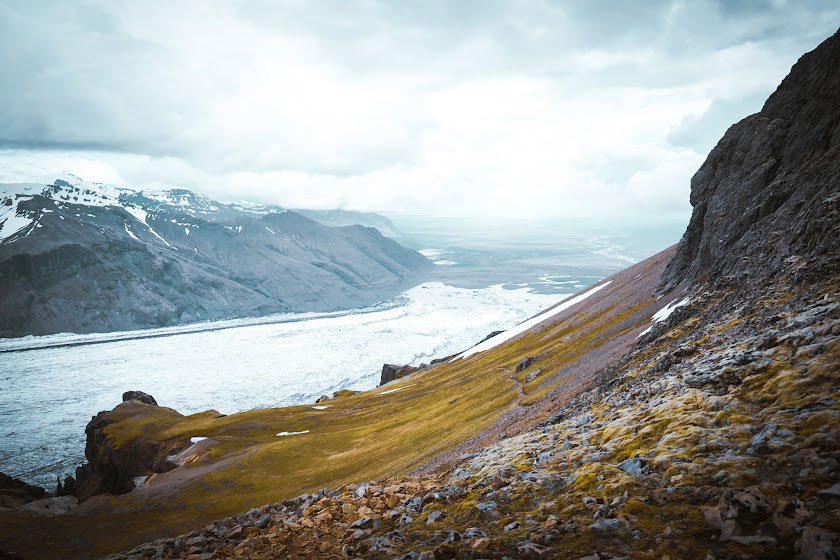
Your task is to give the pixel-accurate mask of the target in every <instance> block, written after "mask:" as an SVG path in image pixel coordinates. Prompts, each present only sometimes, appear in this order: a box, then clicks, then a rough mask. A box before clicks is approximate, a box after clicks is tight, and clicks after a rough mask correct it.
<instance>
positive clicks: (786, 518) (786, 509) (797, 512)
mask: <svg viewBox="0 0 840 560" xmlns="http://www.w3.org/2000/svg"><path fill="white" fill-rule="evenodd" d="M812 515H813V514H812V513H811V511H810V510H809V509H808V508H807V507H806V506H805V503H804V502H803V501H802V500H800V499H798V498H784V499H781V500H779V503H778V505H777V506H776V511H774V512H773V524H774V525H775V526H776V527H777V528H778V529H779V531H781V533H782V534H792V533H794V532H797V531H799V530H800V529H801V528H802V527H803V526H804V525H805V523H806V522H807V521H808V520H809V519H810V518H811V517H812Z"/></svg>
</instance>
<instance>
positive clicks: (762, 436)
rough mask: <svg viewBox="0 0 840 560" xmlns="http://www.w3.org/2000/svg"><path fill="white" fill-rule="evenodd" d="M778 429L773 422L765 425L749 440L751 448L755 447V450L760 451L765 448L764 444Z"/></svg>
mask: <svg viewBox="0 0 840 560" xmlns="http://www.w3.org/2000/svg"><path fill="white" fill-rule="evenodd" d="M778 429H779V425H778V424H776V423H775V422H770V423H768V424H765V425H764V426H763V427H762V428H761V431H760V432H758V433H757V434H756V435H754V436H753V437H752V439H751V440H750V444H752V446H753V447H755V448H756V449H761V448H762V447H764V446H765V444H766V443H767V440H768V439H770V438H771V437H773V435H774V434H775V433H776V431H777V430H778Z"/></svg>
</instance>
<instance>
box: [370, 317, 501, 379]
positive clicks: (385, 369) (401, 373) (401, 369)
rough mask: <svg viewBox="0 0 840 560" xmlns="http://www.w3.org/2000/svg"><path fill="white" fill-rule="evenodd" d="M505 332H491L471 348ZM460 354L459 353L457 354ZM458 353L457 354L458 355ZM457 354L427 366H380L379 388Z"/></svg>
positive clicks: (437, 359)
mask: <svg viewBox="0 0 840 560" xmlns="http://www.w3.org/2000/svg"><path fill="white" fill-rule="evenodd" d="M503 332H505V331H493V332H491V333H490V334H488V335H487V336H485V337H484V338H482V339H481V341H479V342H478V343H476V344H474V345H473V346H477V345H478V344H481V343H482V342H484V341H485V340H489V339H491V338H493V337H494V336H496V335H498V334H501V333H503ZM459 353H460V352H459ZM459 353H458V354H459ZM458 354H450V355H449V356H444V357H442V358H435V359H434V360H432V361H430V362H429V363H428V364H425V363H424V364H420V365H419V366H416V367H415V366H412V365H409V364H405V365H402V366H398V365H395V364H382V372H381V373H380V375H379V386H380V387H381V386H382V385H385V384H386V383H390V382H391V381H395V380H397V379H402V378H403V377H405V376H406V375H411V374H412V373H414V372H417V371H423V370H425V369H428V368H430V367H432V366H436V365H437V364H442V363H444V362H448V361H449V360H451V359H452V358H454V357H455V356H457V355H458Z"/></svg>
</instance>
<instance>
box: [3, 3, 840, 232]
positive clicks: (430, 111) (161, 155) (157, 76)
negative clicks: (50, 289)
mask: <svg viewBox="0 0 840 560" xmlns="http://www.w3.org/2000/svg"><path fill="white" fill-rule="evenodd" d="M837 15H840V12H838V9H837V8H836V7H834V6H833V5H832V4H831V3H828V2H825V3H823V2H814V3H811V4H809V5H808V6H803V5H801V4H799V3H797V4H796V5H785V4H776V5H771V4H768V5H766V6H757V5H749V6H739V5H735V4H731V3H729V4H727V3H718V2H680V1H676V2H649V3H640V4H638V5H637V6H635V7H634V8H633V9H628V8H627V7H626V4H624V3H617V4H616V5H615V6H614V7H612V8H609V7H606V8H605V7H603V6H602V7H601V9H600V10H595V9H594V8H586V9H584V8H582V7H581V6H576V5H558V4H554V3H551V2H538V1H534V2H521V3H496V2H489V1H488V2H481V3H476V4H473V3H469V2H463V3H460V2H458V3H450V2H428V3H423V4H422V5H412V6H411V7H409V6H408V5H403V4H392V3H378V2H366V1H359V2H330V1H326V0H325V1H324V2H318V3H309V2H306V3H302V2H296V1H291V0H290V1H287V2H280V3H277V2H268V3H262V2H259V1H251V2H239V3H224V2H197V1H196V2H184V3H180V2H179V3H175V4H172V3H168V2H162V1H161V2H143V3H136V2H123V3H120V2H117V3H115V2H107V3H106V2H103V3H92V4H89V5H87V7H86V8H85V9H76V8H71V7H68V6H66V5H64V4H63V3H37V4H17V5H14V6H12V5H5V6H0V53H4V54H0V65H2V66H0V70H2V71H3V73H4V76H7V77H9V79H8V80H7V81H8V83H10V84H13V87H4V88H3V89H2V90H0V104H2V106H3V107H4V109H5V110H4V111H3V112H2V113H0V145H3V146H5V147H6V148H7V149H5V150H3V151H0V175H2V174H3V173H5V174H6V175H13V174H15V170H23V169H27V167H26V166H27V165H30V164H31V165H36V166H38V167H39V168H43V169H44V173H46V174H49V173H52V172H59V171H61V170H64V169H68V170H72V171H74V172H76V173H77V174H78V175H81V176H85V177H86V178H90V179H93V180H104V181H109V182H122V183H126V184H129V185H132V186H138V187H142V186H162V185H173V184H174V185H182V186H186V187H189V188H194V189H196V190H199V191H202V192H205V193H207V194H209V195H211V196H215V197H217V198H221V199H236V198H252V199H256V200H261V201H265V202H274V203H279V204H283V205H287V206H293V207H313V208H331V207H339V206H344V207H348V208H353V209H361V210H379V211H385V212H389V211H390V212H401V213H425V214H450V215H479V216H480V215H499V216H506V215H510V214H511V213H517V214H518V215H522V216H534V217H563V216H568V217H571V216H574V217H604V216H608V215H616V214H621V215H625V216H626V215H628V214H629V215H632V214H633V213H639V214H650V213H655V212H666V213H676V214H680V215H686V214H687V212H688V210H689V206H688V201H687V198H688V197H687V192H688V178H689V177H690V176H691V175H692V174H693V173H694V171H695V170H696V169H697V167H698V166H699V164H700V163H701V162H702V159H703V157H704V155H705V154H704V152H705V150H707V149H708V147H709V143H710V138H715V137H719V136H720V134H722V132H723V130H724V129H725V127H726V124H727V123H729V122H733V121H735V120H738V119H740V118H741V117H743V116H746V115H745V114H743V112H744V111H745V110H747V109H748V108H749V109H751V110H752V109H753V108H754V105H755V100H756V99H760V98H761V97H762V96H766V95H767V94H769V93H770V92H771V91H772V89H773V88H774V87H775V85H776V84H777V83H778V82H779V81H780V79H781V78H782V77H783V76H784V75H785V73H786V72H787V70H788V69H789V67H790V65H791V64H792V63H793V62H794V61H795V60H796V58H797V57H798V56H799V55H801V54H802V52H804V51H805V50H808V49H810V48H813V47H814V46H816V44H817V43H818V42H819V40H821V39H822V38H824V37H825V36H827V35H828V34H829V33H831V32H833V31H834V29H833V27H832V25H831V24H830V23H831V22H833V21H836V20H837ZM709 115H710V116H709ZM707 116H708V118H707ZM28 169H29V170H30V172H32V168H31V167H29V168H28ZM4 170H5V171H4Z"/></svg>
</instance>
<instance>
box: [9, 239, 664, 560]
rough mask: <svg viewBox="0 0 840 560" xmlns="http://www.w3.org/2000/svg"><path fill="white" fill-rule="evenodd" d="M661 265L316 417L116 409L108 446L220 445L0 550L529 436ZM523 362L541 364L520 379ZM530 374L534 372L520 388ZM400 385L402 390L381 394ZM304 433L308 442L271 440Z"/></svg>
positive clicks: (17, 533)
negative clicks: (510, 336) (152, 442)
mask: <svg viewBox="0 0 840 560" xmlns="http://www.w3.org/2000/svg"><path fill="white" fill-rule="evenodd" d="M671 254H672V251H671V250H668V251H664V252H663V253H660V254H659V255H656V256H654V257H651V259H648V260H647V261H645V262H643V263H640V264H638V265H635V266H633V267H631V268H629V269H627V270H625V271H623V272H621V273H619V274H617V275H615V276H613V277H612V283H611V285H610V286H608V287H607V288H604V289H603V290H601V291H600V292H598V293H596V294H594V295H593V296H591V297H590V298H589V299H587V300H585V301H584V302H583V303H581V304H578V305H575V306H573V307H571V308H570V309H568V310H566V311H564V312H562V313H560V314H558V315H557V316H555V317H554V318H552V319H549V320H548V321H547V322H544V323H542V324H541V325H538V326H537V327H535V328H534V329H532V330H530V331H528V332H526V333H524V334H523V335H520V336H519V337H517V338H515V339H514V340H512V341H510V342H508V343H506V344H503V345H501V346H499V347H496V348H494V349H492V350H489V351H486V352H483V353H480V354H477V355H474V356H472V357H470V358H469V359H466V360H458V361H455V362H453V363H447V364H441V365H439V366H437V367H435V368H432V369H430V370H427V371H425V372H420V373H418V374H415V375H413V376H411V377H408V378H405V379H403V380H401V381H399V382H397V383H395V384H391V385H389V386H388V387H386V388H381V389H376V390H373V391H369V392H365V393H361V394H358V395H355V396H351V397H344V398H340V399H335V400H332V401H330V402H329V403H328V404H330V408H328V409H326V410H315V409H313V408H312V406H311V405H307V406H295V407H287V408H276V409H262V410H253V411H249V412H244V413H240V414H235V415H231V416H224V417H218V415H217V414H214V413H212V412H205V413H200V414H195V415H191V416H181V415H179V414H177V413H175V412H174V411H171V410H170V409H165V408H156V407H149V406H145V405H139V404H135V405H123V406H120V407H119V408H118V409H117V410H115V412H113V413H112V414H113V415H114V416H115V418H117V419H118V420H119V421H118V422H116V423H115V424H112V425H110V426H109V427H108V428H107V431H106V433H107V434H108V436H109V437H111V438H113V439H114V440H115V441H116V442H117V444H120V443H121V442H125V441H129V440H131V439H132V438H133V437H135V436H136V435H138V434H141V433H142V434H143V435H144V436H146V437H152V438H155V439H159V440H164V439H168V438H173V437H176V436H187V437H190V436H207V437H209V438H211V439H212V440H215V441H216V442H217V443H214V444H213V445H211V446H209V447H208V451H207V453H206V454H202V455H199V456H197V457H196V458H195V460H194V461H193V462H192V463H190V464H189V465H187V466H186V467H183V468H179V469H176V470H175V471H172V472H170V473H166V474H163V475H156V476H155V477H154V479H153V480H150V483H149V484H148V485H147V486H146V487H144V488H141V489H139V490H136V491H134V492H132V493H130V494H128V495H125V496H119V497H106V496H101V497H96V498H94V499H91V500H89V501H88V502H85V503H84V504H83V505H82V506H81V507H80V508H79V509H78V510H77V511H76V513H75V514H74V515H69V516H61V517H36V516H33V515H28V514H26V515H22V514H10V513H5V514H0V542H2V543H4V548H8V549H12V550H17V551H18V552H20V553H23V554H24V555H25V557H26V558H52V557H56V556H62V555H64V556H72V557H78V558H85V557H97V556H102V555H104V554H107V553H109V552H113V551H117V550H124V549H127V548H130V547H131V546H133V545H135V544H138V543H140V542H143V541H148V540H151V539H155V538H158V537H161V536H168V535H175V534H178V533H182V532H184V531H186V530H189V529H193V528H196V527H199V526H201V525H203V524H205V523H207V522H209V521H211V520H213V519H217V518H220V517H224V516H227V515H231V514H234V513H237V512H240V511H243V510H246V509H248V508H251V507H255V506H259V505H262V504H264V503H267V502H273V501H279V500H282V499H284V498H287V497H291V496H295V495H298V494H300V493H303V492H307V491H314V490H317V489H319V488H321V487H325V486H338V485H341V484H343V483H348V482H354V481H356V482H358V481H363V480H370V479H376V478H382V477H385V476H395V475H399V474H401V473H407V472H410V471H412V470H414V469H417V468H418V467H421V466H423V465H424V464H426V466H427V467H428V465H429V464H432V465H435V466H441V465H442V464H445V461H441V460H440V459H441V458H444V459H445V458H446V452H447V451H448V450H451V449H453V448H455V447H456V446H459V445H461V447H462V448H463V447H464V445H465V444H464V442H472V444H473V447H477V446H480V445H481V444H484V443H487V442H489V441H495V440H496V439H498V437H499V432H500V431H502V430H503V429H505V428H507V429H515V430H517V431H518V430H520V429H523V428H524V427H529V426H532V425H534V424H535V423H536V422H538V421H539V420H540V419H543V418H545V417H546V416H548V415H549V414H550V413H551V412H552V411H553V410H556V408H557V407H558V406H560V405H561V404H563V403H564V402H566V401H567V400H568V398H570V397H571V396H573V395H574V394H576V393H577V392H578V391H580V390H581V389H582V388H584V387H585V386H586V385H587V384H588V383H589V382H590V381H591V379H592V376H593V375H594V374H595V373H596V372H597V371H598V370H599V369H600V368H602V367H604V366H605V365H606V364H608V363H609V362H610V361H611V360H612V359H614V358H615V357H617V356H618V355H619V354H620V353H622V352H623V351H624V350H625V349H626V348H628V347H629V345H630V344H631V343H632V341H633V340H634V339H635V337H636V335H637V333H638V332H640V331H641V330H642V329H644V328H645V327H646V326H647V325H649V317H650V315H651V313H652V312H653V311H656V310H657V309H658V308H659V307H661V305H662V303H661V302H659V303H658V304H657V303H656V300H655V298H654V297H653V295H652V294H653V288H654V287H655V284H656V281H657V280H658V278H659V276H660V274H661V271H662V268H663V267H664V265H665V263H667V261H668V259H669V258H670V256H671ZM524 356H536V357H537V361H536V363H535V365H534V366H533V367H532V368H530V369H528V370H526V371H524V372H521V373H518V374H517V373H515V366H516V364H517V363H518V362H519V361H520V360H521V359H522V357H524ZM537 368H539V369H541V370H542V372H543V373H542V374H541V375H539V376H538V377H537V378H536V379H535V380H533V381H532V382H530V383H527V384H525V383H524V380H525V375H526V374H527V373H528V372H530V371H533V370H535V369H537ZM398 387H404V389H401V390H399V391H396V392H391V393H388V394H383V393H385V391H391V390H393V389H395V388H398ZM231 390H236V389H235V387H232V388H231ZM303 430H309V433H306V434H301V435H294V436H289V437H280V438H278V437H276V436H275V434H276V433H277V432H281V431H288V432H297V431H303ZM459 452H460V450H459ZM435 458H437V462H432V463H429V464H427V462H428V461H430V460H432V459H435Z"/></svg>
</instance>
